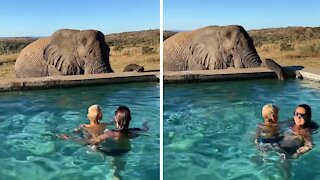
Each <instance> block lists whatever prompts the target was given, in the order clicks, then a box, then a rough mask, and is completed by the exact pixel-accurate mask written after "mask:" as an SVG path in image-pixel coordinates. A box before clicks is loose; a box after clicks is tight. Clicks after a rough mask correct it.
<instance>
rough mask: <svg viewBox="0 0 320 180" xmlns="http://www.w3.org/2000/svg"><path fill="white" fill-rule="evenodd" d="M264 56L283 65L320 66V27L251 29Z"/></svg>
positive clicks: (259, 51) (257, 47)
mask: <svg viewBox="0 0 320 180" xmlns="http://www.w3.org/2000/svg"><path fill="white" fill-rule="evenodd" d="M249 34H250V36H251V37H252V39H253V41H254V44H255V47H256V49H257V51H258V53H259V55H260V56H261V57H262V58H272V59H275V60H276V61H277V62H278V63H280V64H282V65H301V66H306V67H315V68H320V59H319V58H320V27H286V28H276V29H275V28H273V29H260V30H251V31H249Z"/></svg>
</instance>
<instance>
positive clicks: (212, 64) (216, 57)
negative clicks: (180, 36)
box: [189, 42, 228, 70]
mask: <svg viewBox="0 0 320 180" xmlns="http://www.w3.org/2000/svg"><path fill="white" fill-rule="evenodd" d="M214 45H215V44H212V43H211V44H210V43H207V42H203V43H200V42H199V43H193V44H192V45H191V46H190V47H189V50H190V53H191V58H192V59H193V60H194V61H195V62H196V63H197V64H199V65H201V66H202V67H203V69H206V70H209V69H226V68H227V67H228V64H227V62H225V61H224V60H223V57H222V56H221V53H220V52H217V50H218V49H219V47H212V46H214Z"/></svg>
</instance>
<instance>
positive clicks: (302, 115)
mask: <svg viewBox="0 0 320 180" xmlns="http://www.w3.org/2000/svg"><path fill="white" fill-rule="evenodd" d="M293 115H294V116H300V117H302V118H305V116H306V114H302V113H298V112H297V111H295V112H293Z"/></svg>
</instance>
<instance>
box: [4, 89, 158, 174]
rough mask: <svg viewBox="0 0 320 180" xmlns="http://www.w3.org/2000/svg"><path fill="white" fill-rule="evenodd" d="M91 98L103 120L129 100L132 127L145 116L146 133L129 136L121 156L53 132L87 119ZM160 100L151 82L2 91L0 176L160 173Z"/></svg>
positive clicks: (66, 130)
mask: <svg viewBox="0 0 320 180" xmlns="http://www.w3.org/2000/svg"><path fill="white" fill-rule="evenodd" d="M92 104H99V105H101V107H102V108H103V122H109V121H110V119H111V118H112V117H113V115H114V111H115V109H116V108H117V107H118V106H119V105H127V106H128V107H129V108H130V110H131V113H132V121H131V123H130V126H131V127H141V125H142V123H143V122H145V121H148V123H149V125H150V130H149V132H148V133H147V136H139V137H138V138H135V139H133V140H131V141H130V143H131V146H132V148H131V151H130V152H128V153H126V154H124V155H123V156H119V157H111V156H104V155H102V154H100V153H97V152H96V151H92V150H91V149H90V148H88V147H86V146H81V145H79V144H76V143H71V142H68V141H63V140H60V139H57V138H56V137H55V136H54V134H55V133H61V132H66V133H67V132H71V129H73V128H74V127H77V126H78V125H79V124H81V123H82V124H83V123H88V120H87V108H88V107H89V106H90V105H92ZM159 105H160V104H159V87H158V85H157V84H155V83H135V84H121V85H112V86H92V87H82V88H69V89H52V90H39V91H24V92H9V93H2V94H1V95H0V129H1V131H0V146H1V147H2V148H0V176H1V178H0V179H2V178H3V179H25V178H26V177H28V178H29V179H110V178H111V177H113V176H118V178H121V176H122V177H123V178H124V179H159V164H160V163H159V136H160V135H159V109H160V106H159ZM110 128H113V127H112V126H110Z"/></svg>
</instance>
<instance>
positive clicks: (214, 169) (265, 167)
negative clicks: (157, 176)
mask: <svg viewBox="0 0 320 180" xmlns="http://www.w3.org/2000/svg"><path fill="white" fill-rule="evenodd" d="M305 84H308V85H309V87H305ZM316 86H318V84H317V83H315V82H307V81H297V80H288V81H277V80H271V79H270V80H261V81H254V80H248V81H228V82H214V83H199V84H197V85H195V84H175V85H165V89H164V115H163V118H164V119H163V120H164V125H163V127H164V135H163V136H164V159H165V160H164V172H165V174H164V179H306V178H311V179H315V178H316V179H318V178H320V174H319V169H318V168H317V167H316V166H310V165H311V164H316V163H317V159H318V158H320V155H319V148H317V144H319V143H320V140H319V133H317V134H314V136H313V137H314V144H315V147H314V149H312V150H311V151H310V152H308V153H307V154H304V155H302V156H301V157H300V158H299V159H296V160H288V161H283V160H282V159H281V157H280V156H279V155H278V154H277V153H276V152H269V153H267V154H262V153H261V152H259V151H258V150H257V149H256V147H255V144H254V133H255V130H256V125H257V124H258V123H260V122H262V117H261V108H262V106H263V105H264V104H267V103H274V104H276V105H277V106H278V107H280V112H279V113H280V114H279V119H280V121H284V120H287V119H289V118H292V112H293V111H294V109H295V107H296V106H297V105H298V104H302V103H307V104H309V105H310V106H311V107H312V111H313V120H314V121H316V122H317V123H318V124H319V123H320V115H319V113H317V112H319V110H320V105H319V100H320V91H319V89H318V88H314V87H316ZM310 87H312V88H310Z"/></svg>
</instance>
